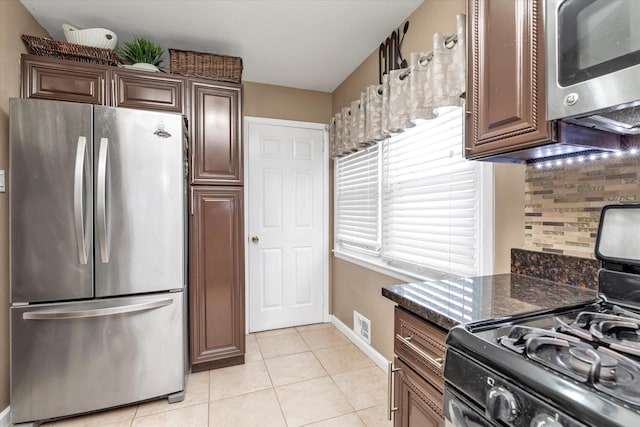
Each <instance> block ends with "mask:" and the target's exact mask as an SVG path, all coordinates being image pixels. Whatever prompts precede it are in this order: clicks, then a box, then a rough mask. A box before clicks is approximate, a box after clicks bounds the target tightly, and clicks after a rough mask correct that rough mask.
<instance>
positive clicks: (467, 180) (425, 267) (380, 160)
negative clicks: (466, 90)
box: [334, 107, 483, 279]
mask: <svg viewBox="0 0 640 427" xmlns="http://www.w3.org/2000/svg"><path fill="white" fill-rule="evenodd" d="M462 120H463V116H462V109H461V108H459V107H447V108H446V109H441V111H440V115H439V116H438V118H436V119H433V120H429V121H426V122H424V123H422V124H420V125H418V126H416V127H415V128H413V129H410V130H407V131H405V132H403V133H402V134H400V135H398V136H394V137H392V138H389V139H387V140H385V141H382V142H380V143H378V144H376V145H375V146H372V147H369V148H368V149H366V150H364V151H359V152H357V153H354V154H350V155H348V156H346V157H343V158H340V159H338V160H337V161H336V171H335V173H336V175H335V188H336V199H335V214H334V215H335V217H334V218H335V220H334V224H335V242H336V249H337V250H339V251H346V253H349V250H352V249H355V250H357V251H358V252H363V251H364V252H367V253H369V254H372V255H375V256H376V257H375V260H374V261H372V259H371V258H367V262H374V263H375V264H376V265H379V266H385V265H386V266H390V267H392V268H393V269H394V270H400V271H404V272H408V273H411V274H412V275H417V276H418V277H423V278H425V279H441V278H443V277H446V276H449V275H454V276H477V275H478V274H480V273H481V271H480V270H481V268H480V264H481V258H482V257H481V252H480V251H481V250H482V249H481V248H482V246H481V243H482V242H481V237H482V233H481V225H482V224H481V221H480V219H481V218H480V209H481V207H482V203H481V202H482V197H483V194H482V191H483V190H482V188H483V185H482V179H483V177H482V173H481V167H482V166H481V164H480V162H472V161H467V160H465V159H464V158H463V153H462V150H463V142H462V129H463V127H462Z"/></svg>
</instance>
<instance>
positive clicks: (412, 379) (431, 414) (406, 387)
mask: <svg viewBox="0 0 640 427" xmlns="http://www.w3.org/2000/svg"><path fill="white" fill-rule="evenodd" d="M395 367H396V369H397V371H396V373H395V404H396V406H397V407H398V408H399V409H398V412H396V415H395V421H394V426H395V427H443V426H444V415H443V413H442V393H441V392H440V391H438V390H436V389H435V388H434V387H433V386H432V385H431V384H429V383H428V382H426V381H425V380H424V379H422V378H420V376H419V375H418V374H416V373H415V372H414V371H413V370H412V369H411V368H409V367H408V366H407V365H405V364H404V363H402V361H400V360H399V359H396V366H395Z"/></svg>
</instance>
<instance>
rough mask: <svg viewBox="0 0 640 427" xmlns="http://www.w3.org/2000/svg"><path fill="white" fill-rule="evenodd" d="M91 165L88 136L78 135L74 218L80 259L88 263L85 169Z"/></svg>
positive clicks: (74, 182)
mask: <svg viewBox="0 0 640 427" xmlns="http://www.w3.org/2000/svg"><path fill="white" fill-rule="evenodd" d="M88 167H89V156H88V152H87V138H86V137H84V136H80V137H78V145H77V148H76V165H75V170H74V175H73V219H74V222H75V226H76V245H77V246H78V260H79V261H80V264H86V263H87V244H86V233H85V227H84V207H85V206H84V205H85V200H84V191H85V188H84V181H85V171H86V169H88Z"/></svg>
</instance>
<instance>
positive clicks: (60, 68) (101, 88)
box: [22, 55, 109, 105]
mask: <svg viewBox="0 0 640 427" xmlns="http://www.w3.org/2000/svg"><path fill="white" fill-rule="evenodd" d="M108 79H109V69H108V68H107V67H104V66H100V65H92V64H84V63H82V62H74V61H64V60H60V59H55V58H43V57H38V56H30V55H23V56H22V97H23V98H40V99H53V100H57V101H72V102H83V103H87V104H99V105H108V104H109V97H108V93H107V91H106V90H105V87H106V85H107V81H108Z"/></svg>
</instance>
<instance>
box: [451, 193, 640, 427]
mask: <svg viewBox="0 0 640 427" xmlns="http://www.w3.org/2000/svg"><path fill="white" fill-rule="evenodd" d="M638 236H640V204H628V205H610V206H606V207H605V208H603V210H602V213H601V218H600V225H599V229H598V237H597V240H596V248H595V253H596V258H598V259H599V260H600V261H601V265H602V269H601V270H600V271H599V273H598V290H599V295H600V299H599V300H598V301H596V302H594V303H591V304H583V305H576V306H568V307H564V308H559V309H554V310H548V311H543V312H536V313H529V314H525V315H521V316H518V317H512V318H507V319H504V318H502V319H493V320H487V321H481V322H475V323H470V324H467V325H461V326H458V327H456V328H454V329H452V330H451V331H450V333H449V335H448V337H447V345H448V350H447V358H446V362H445V380H446V383H447V386H448V387H452V388H453V389H455V390H457V391H458V392H460V393H462V394H464V396H465V398H467V399H471V400H472V401H473V402H474V404H475V405H476V406H477V407H478V408H479V409H478V411H480V412H484V413H485V414H486V416H487V417H488V418H489V419H491V421H492V422H495V421H496V420H499V421H501V422H502V423H504V424H506V425H509V426H530V425H538V424H536V422H537V420H540V419H541V418H540V417H544V419H545V420H546V421H545V422H547V424H542V425H554V426H584V425H589V426H619V427H627V426H640V239H639V238H638ZM474 378H476V379H474ZM496 396H498V397H496ZM505 408H506V409H505Z"/></svg>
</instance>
